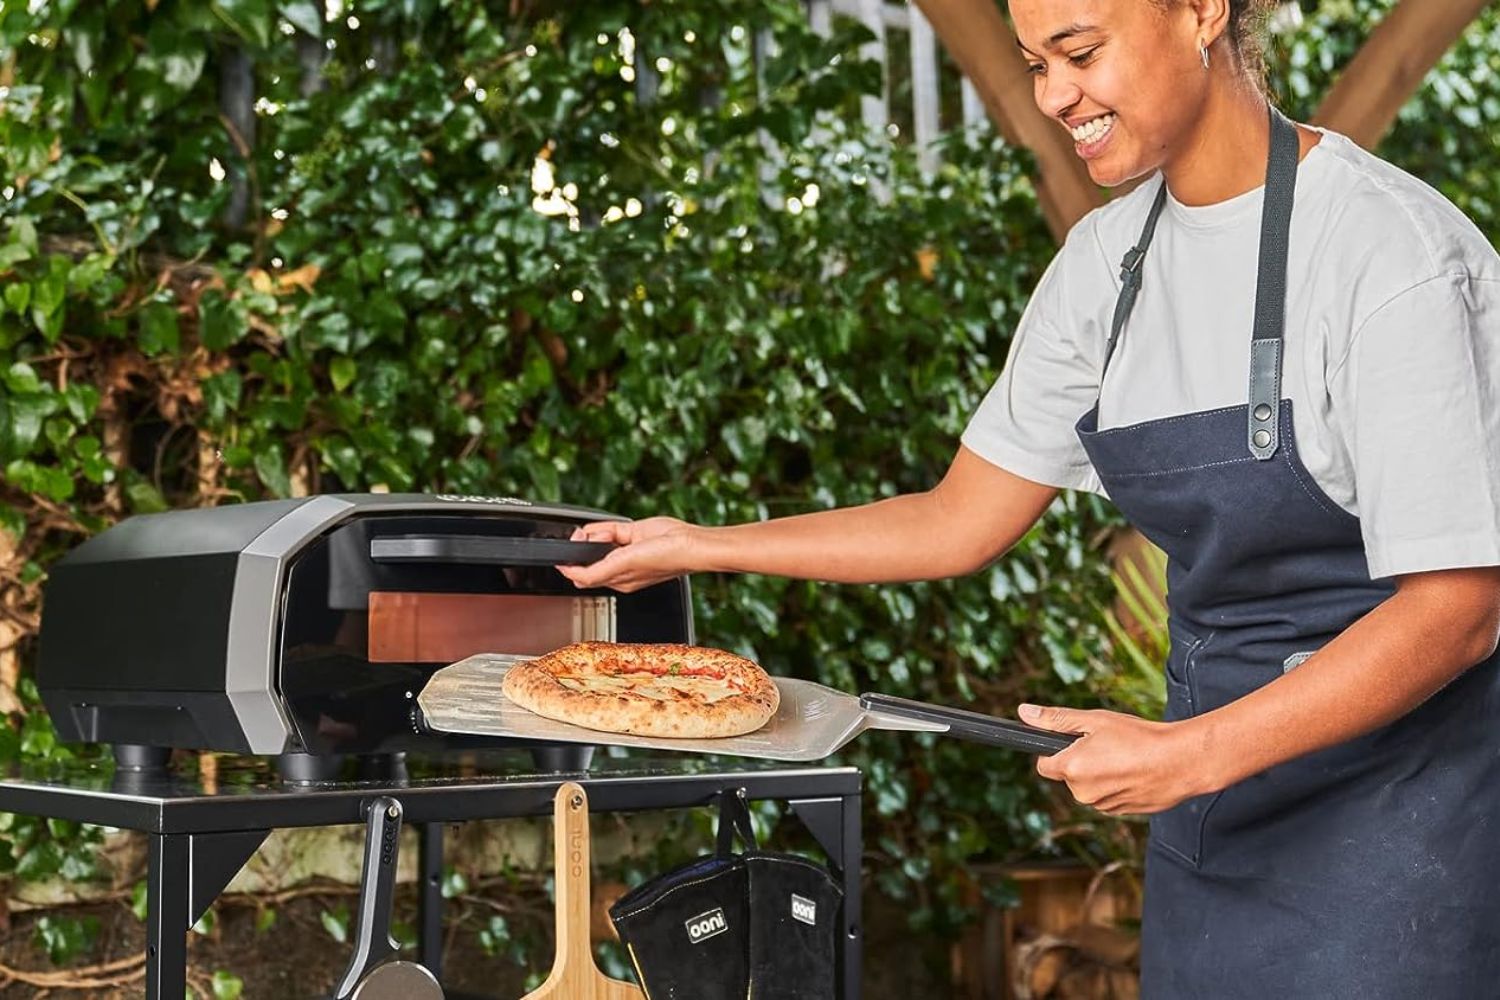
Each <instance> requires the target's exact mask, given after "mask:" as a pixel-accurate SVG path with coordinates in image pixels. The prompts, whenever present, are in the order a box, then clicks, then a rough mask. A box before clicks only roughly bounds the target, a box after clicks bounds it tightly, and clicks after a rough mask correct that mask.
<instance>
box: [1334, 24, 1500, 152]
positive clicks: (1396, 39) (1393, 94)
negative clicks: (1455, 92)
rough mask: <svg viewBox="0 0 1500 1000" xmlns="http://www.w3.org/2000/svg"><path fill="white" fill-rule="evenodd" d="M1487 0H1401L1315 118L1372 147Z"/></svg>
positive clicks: (1340, 78)
mask: <svg viewBox="0 0 1500 1000" xmlns="http://www.w3.org/2000/svg"><path fill="white" fill-rule="evenodd" d="M1488 6H1489V0H1402V2H1401V3H1399V4H1397V5H1396V7H1395V9H1393V10H1392V11H1391V12H1390V13H1389V14H1387V15H1386V16H1385V20H1383V21H1381V22H1380V24H1378V25H1376V27H1375V30H1374V31H1372V32H1370V37H1369V38H1368V39H1366V41H1365V43H1364V44H1363V45H1362V46H1361V47H1360V50H1359V52H1358V53H1356V54H1355V56H1354V58H1353V59H1352V60H1351V61H1350V63H1349V65H1348V66H1347V67H1345V69H1344V72H1343V73H1342V74H1341V75H1340V76H1339V78H1338V80H1337V81H1336V82H1335V83H1334V85H1333V87H1332V89H1330V90H1329V91H1328V94H1327V96H1326V97H1324V98H1323V103H1322V104H1321V105H1320V106H1319V108H1318V113H1317V114H1316V115H1315V116H1314V118H1313V121H1314V122H1316V123H1317V124H1319V125H1325V126H1327V127H1328V128H1331V129H1333V130H1334V131H1337V132H1342V133H1344V134H1345V135H1347V136H1348V137H1349V138H1351V139H1353V140H1354V141H1355V142H1357V143H1359V144H1360V145H1361V146H1364V147H1365V148H1367V149H1373V148H1374V147H1375V146H1376V145H1378V144H1379V143H1380V140H1381V138H1382V137H1383V136H1384V135H1385V133H1386V132H1387V131H1388V130H1389V129H1390V127H1391V125H1392V123H1394V122H1395V120H1396V114H1397V112H1399V111H1400V110H1401V106H1402V105H1403V104H1405V103H1406V102H1407V100H1408V99H1409V98H1410V97H1411V95H1412V94H1413V93H1415V92H1416V90H1417V88H1418V87H1419V86H1421V84H1422V80H1423V78H1424V77H1426V76H1427V72H1428V70H1430V69H1432V67H1434V66H1436V65H1437V62H1438V60H1439V59H1441V58H1442V57H1443V53H1445V52H1447V51H1448V49H1449V48H1451V47H1452V45H1453V43H1454V42H1455V41H1457V40H1458V38H1459V36H1460V35H1462V34H1463V31H1464V29H1465V28H1467V27H1468V26H1469V25H1470V24H1472V23H1473V22H1474V20H1475V19H1476V18H1478V17H1479V15H1480V14H1481V13H1482V12H1483V11H1484V9H1485V8H1486V7H1488Z"/></svg>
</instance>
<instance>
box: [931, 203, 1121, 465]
mask: <svg viewBox="0 0 1500 1000" xmlns="http://www.w3.org/2000/svg"><path fill="white" fill-rule="evenodd" d="M1082 228H1083V226H1082V225H1080V226H1079V227H1076V228H1075V233H1074V234H1073V235H1071V236H1070V238H1069V241H1068V244H1067V245H1065V246H1064V247H1063V249H1062V250H1060V251H1059V252H1058V254H1057V256H1055V257H1054V258H1053V259H1052V263H1051V264H1049V265H1048V267H1047V270H1046V271H1045V272H1044V273H1043V275H1042V279H1041V281H1039V282H1038V283H1037V287H1036V290H1035V291H1034V292H1033V293H1032V296H1031V300H1030V302H1029V303H1028V304H1027V306H1026V310H1025V312H1024V313H1023V314H1022V316H1021V322H1020V324H1019V325H1018V326H1017V328H1016V332H1015V336H1014V337H1013V339H1012V340H1011V345H1010V354H1009V356H1008V357H1007V358H1006V362H1005V367H1004V368H1003V369H1002V370H1001V373H1000V377H999V378H998V379H996V381H995V384H994V385H993V386H991V387H990V390H989V392H988V393H986V395H985V397H984V399H983V401H982V402H981V403H980V404H979V407H978V409H976V410H975V411H974V415H973V417H972V418H970V420H969V424H968V426H967V427H966V428H965V430H964V432H963V435H962V437H961V438H960V440H961V441H962V442H963V444H964V446H965V447H966V448H968V449H969V450H970V451H972V452H974V453H975V454H977V455H978V456H979V457H980V458H983V459H984V460H985V461H987V462H990V463H991V464H993V465H998V466H1000V467H1001V468H1003V469H1005V470H1006V471H1008V472H1012V473H1015V474H1016V475H1018V476H1021V477H1022V478H1025V479H1029V480H1031V481H1032V482H1037V483H1043V484H1045V485H1047V486H1057V487H1062V488H1067V489H1078V490H1088V491H1090V492H1094V493H1099V492H1102V487H1101V485H1100V482H1099V477H1098V476H1097V475H1096V474H1095V473H1094V469H1093V466H1092V465H1091V464H1090V462H1089V459H1088V455H1087V454H1086V453H1085V452H1084V450H1083V445H1082V444H1081V443H1080V442H1079V440H1078V435H1077V433H1076V431H1075V430H1074V426H1075V425H1076V424H1077V423H1078V418H1079V417H1082V416H1083V415H1084V414H1085V413H1086V412H1088V410H1089V408H1090V407H1091V406H1093V405H1094V402H1095V400H1096V399H1098V396H1099V364H1100V359H1099V357H1098V355H1099V354H1100V353H1102V345H1103V341H1104V334H1103V332H1102V331H1101V330H1100V329H1099V319H1098V317H1097V316H1094V315H1089V311H1088V309H1086V308H1079V304H1080V303H1089V304H1094V303H1097V302H1098V301H1099V300H1100V299H1101V298H1108V299H1112V298H1113V296H1112V295H1111V294H1110V293H1108V292H1107V291H1105V292H1103V293H1101V284H1100V276H1098V275H1092V276H1089V275H1081V274H1079V273H1078V271H1079V270H1080V269H1088V266H1089V264H1090V263H1091V262H1089V261H1087V260H1086V259H1084V258H1085V252H1084V251H1085V250H1086V249H1087V244H1089V243H1092V240H1091V239H1090V238H1089V237H1088V234H1084V233H1079V232H1078V229H1082ZM1080 244H1082V246H1080ZM1090 279H1091V280H1090ZM1102 281H1103V285H1102V288H1103V289H1108V288H1109V284H1108V282H1109V276H1108V272H1107V271H1103V277H1102ZM1070 286H1074V287H1075V288H1076V287H1077V286H1085V287H1088V289H1089V292H1088V294H1087V295H1083V294H1079V295H1071V294H1070Z"/></svg>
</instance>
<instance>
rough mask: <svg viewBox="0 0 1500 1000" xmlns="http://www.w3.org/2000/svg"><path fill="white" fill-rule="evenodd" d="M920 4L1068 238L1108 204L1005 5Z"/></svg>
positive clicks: (935, 0) (970, 0)
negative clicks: (1055, 116) (1030, 165)
mask: <svg viewBox="0 0 1500 1000" xmlns="http://www.w3.org/2000/svg"><path fill="white" fill-rule="evenodd" d="M1422 2H1424V3H1430V2H1433V0H1422ZM915 3H916V5H917V6H918V7H919V8H921V10H922V13H923V14H925V15H926V16H927V20H928V22H929V23H930V24H931V25H932V28H933V30H934V31H936V32H937V35H938V37H939V38H941V39H942V41H943V45H944V46H945V47H946V48H947V49H948V54H949V55H951V56H952V57H953V61H954V62H955V63H957V64H958V68H959V69H960V70H962V71H963V74H964V76H966V77H968V78H969V80H970V81H971V82H972V83H973V84H974V89H975V90H976V91H977V92H978V93H979V98H980V100H981V101H983V102H984V107H985V110H986V111H987V112H988V113H989V116H990V119H991V120H992V121H994V123H995V126H996V127H997V128H999V129H1000V134H1001V135H1003V136H1004V137H1005V139H1006V141H1007V142H1009V143H1011V144H1013V145H1017V146H1025V147H1026V148H1027V149H1029V150H1031V152H1032V154H1033V155H1034V156H1035V157H1036V161H1037V174H1036V176H1035V177H1033V178H1032V181H1033V183H1034V184H1035V185H1036V189H1037V197H1038V199H1039V200H1040V201H1041V204H1042V212H1043V213H1044V214H1045V215H1046V217H1047V225H1048V226H1049V227H1050V228H1051V230H1052V235H1053V236H1055V237H1056V238H1057V240H1058V242H1062V239H1063V237H1064V236H1066V235H1067V232H1068V230H1069V229H1072V228H1073V224H1074V223H1075V222H1077V221H1078V220H1079V219H1081V218H1083V217H1084V215H1086V214H1087V213H1088V212H1089V211H1090V210H1092V209H1094V208H1097V207H1098V206H1100V205H1102V204H1104V202H1105V196H1104V193H1103V191H1102V190H1101V189H1100V188H1099V186H1098V185H1097V184H1095V183H1094V181H1093V178H1091V177H1089V173H1088V168H1087V167H1085V166H1084V163H1083V161H1082V160H1080V159H1079V158H1078V155H1077V154H1076V153H1074V152H1073V140H1072V139H1071V138H1069V136H1068V134H1067V133H1066V132H1065V131H1064V130H1063V128H1062V126H1061V125H1059V124H1058V123H1057V122H1055V121H1052V120H1051V119H1049V118H1048V117H1047V116H1046V115H1044V114H1042V112H1041V110H1040V109H1039V108H1037V106H1036V99H1035V97H1034V96H1033V92H1032V80H1031V74H1030V73H1028V72H1027V70H1026V60H1025V58H1024V57H1023V56H1022V55H1021V50H1020V49H1019V48H1017V47H1016V39H1015V35H1014V34H1012V33H1011V30H1010V25H1009V24H1007V23H1006V21H1005V17H1004V15H1003V14H1001V13H1000V8H999V7H998V6H997V5H996V4H995V2H994V0H915Z"/></svg>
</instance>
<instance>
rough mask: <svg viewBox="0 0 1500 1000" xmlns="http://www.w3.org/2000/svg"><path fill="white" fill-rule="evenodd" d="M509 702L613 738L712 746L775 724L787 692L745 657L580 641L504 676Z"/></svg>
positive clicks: (680, 647) (699, 648)
mask: <svg viewBox="0 0 1500 1000" xmlns="http://www.w3.org/2000/svg"><path fill="white" fill-rule="evenodd" d="M501 689H502V690H503V691H504V692H505V695H506V697H508V698H509V699H510V700H511V701H513V702H515V703H516V704H517V705H520V706H521V707H522V708H526V709H530V710H531V711H533V712H535V713H536V714H538V715H543V716H546V717H547V718H549V719H556V720H558V721H559V722H570V723H572V724H573V725H575V726H584V727H586V728H588V729H598V730H602V731H603V732H607V733H634V734H636V735H638V736H666V737H676V738H680V739H713V738H716V737H722V736H740V735H742V734H744V733H749V732H754V731H755V730H757V729H759V728H760V727H761V726H764V725H765V724H766V723H767V722H769V721H770V719H771V716H773V715H775V714H776V708H777V706H778V705H780V704H781V692H780V691H778V690H777V689H776V685H775V683H773V682H772V680H771V677H770V675H769V674H767V673H766V672H765V671H764V670H762V669H761V668H760V666H759V665H758V664H756V663H754V662H753V661H751V660H747V659H745V658H744V657H743V656H736V655H735V654H733V653H728V652H725V651H724V650H722V649H709V648H707V647H704V646H685V645H680V644H677V643H619V642H575V643H572V644H571V645H568V646H564V647H562V648H561V649H558V650H555V651H553V652H551V653H548V654H547V655H545V656H540V657H538V658H536V659H534V660H524V661H522V662H520V663H517V664H516V665H515V666H513V667H511V668H510V670H509V671H507V672H506V674H505V680H504V681H503V682H502V685H501Z"/></svg>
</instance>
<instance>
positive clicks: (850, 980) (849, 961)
mask: <svg viewBox="0 0 1500 1000" xmlns="http://www.w3.org/2000/svg"><path fill="white" fill-rule="evenodd" d="M861 818H862V817H861V815H860V794H859V793H858V792H855V793H854V794H853V795H846V796H844V807H843V816H842V817H841V819H842V820H843V834H842V836H841V837H840V843H841V845H842V848H843V855H844V864H843V866H842V868H841V871H842V874H843V879H844V910H843V921H844V928H843V929H844V933H843V935H842V940H841V941H840V944H841V945H842V948H841V952H842V959H843V970H842V971H843V975H842V976H841V977H840V984H841V990H840V994H839V995H840V996H841V997H842V998H843V1000H859V998H860V995H861V991H862V990H863V988H864V952H865V948H864V928H863V927H861V926H860V922H861V913H862V909H861V907H862V906H863V900H862V899H861V896H860V887H861V882H860V878H861V873H862V871H863V868H864V865H863V863H862V862H863V859H864V853H865V840H864V829H863V827H862V826H861V825H860V821H861Z"/></svg>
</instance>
